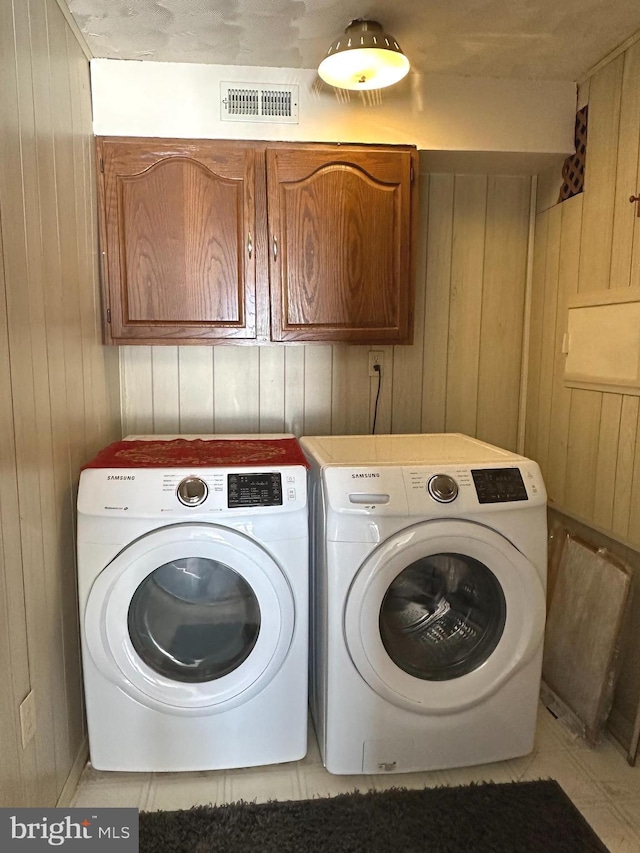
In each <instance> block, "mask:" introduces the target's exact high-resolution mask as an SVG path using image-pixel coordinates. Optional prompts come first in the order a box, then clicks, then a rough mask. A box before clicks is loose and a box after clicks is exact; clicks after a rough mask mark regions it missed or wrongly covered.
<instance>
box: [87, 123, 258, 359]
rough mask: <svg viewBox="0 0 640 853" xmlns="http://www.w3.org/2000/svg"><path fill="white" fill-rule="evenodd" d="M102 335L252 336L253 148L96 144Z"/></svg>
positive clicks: (169, 338) (159, 338)
mask: <svg viewBox="0 0 640 853" xmlns="http://www.w3.org/2000/svg"><path fill="white" fill-rule="evenodd" d="M98 155H99V157H100V176H101V186H102V193H101V196H102V199H101V200H102V211H101V212H102V220H103V221H102V240H103V253H104V263H103V274H104V278H105V280H106V283H107V287H106V293H105V297H106V299H105V301H106V306H107V311H108V313H107V317H106V318H105V319H106V332H107V334H106V337H107V340H110V342H112V343H136V342H138V341H139V342H144V343H171V344H175V343H178V342H181V341H187V342H189V341H207V340H210V341H213V340H217V339H222V340H225V339H232V340H233V339H240V340H242V339H245V340H247V339H248V340H253V339H255V338H256V335H257V331H258V330H257V328H256V287H257V280H256V279H257V277H256V266H255V252H254V251H253V246H252V241H253V240H254V239H255V238H254V235H255V219H256V215H255V203H254V186H255V161H256V152H255V150H254V149H253V147H250V146H243V145H242V144H241V143H240V144H239V143H216V144H215V146H213V145H212V144H211V143H210V142H207V141H205V140H202V141H198V142H193V141H188V140H186V141H181V140H157V139H123V138H108V139H101V140H99V142H98Z"/></svg>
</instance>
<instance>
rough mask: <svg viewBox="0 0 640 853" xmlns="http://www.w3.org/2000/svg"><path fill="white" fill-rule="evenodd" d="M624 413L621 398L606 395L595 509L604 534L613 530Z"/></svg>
mask: <svg viewBox="0 0 640 853" xmlns="http://www.w3.org/2000/svg"><path fill="white" fill-rule="evenodd" d="M621 413H622V396H621V395H620V394H603V395H602V409H601V412H600V431H599V434H598V448H597V455H596V458H597V463H596V480H595V490H594V505H593V521H594V524H597V525H598V527H601V528H602V529H603V530H610V529H611V527H612V523H613V504H614V499H615V491H616V469H617V461H618V448H619V444H620V417H621Z"/></svg>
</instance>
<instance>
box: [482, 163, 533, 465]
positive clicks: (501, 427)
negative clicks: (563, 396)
mask: <svg viewBox="0 0 640 853" xmlns="http://www.w3.org/2000/svg"><path fill="white" fill-rule="evenodd" d="M530 194H531V181H530V179H529V178H520V177H518V178H516V177H495V176H492V177H491V178H489V183H488V197H487V233H486V240H485V256H484V277H483V285H482V326H481V329H480V355H479V368H478V369H479V375H478V418H477V430H476V435H477V437H478V438H481V439H482V440H483V441H488V442H489V443H491V444H496V445H498V447H504V448H507V449H508V450H512V451H515V450H516V444H517V438H518V414H519V409H520V382H521V371H522V363H521V354H522V340H523V323H524V302H525V284H526V275H527V270H526V261H527V256H526V253H525V252H524V251H523V247H526V245H527V239H528V230H529V229H528V217H529V199H530ZM505 353H508V354H509V357H508V358H505V356H504V354H505ZM518 356H520V358H519V357H518Z"/></svg>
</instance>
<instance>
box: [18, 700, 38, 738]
mask: <svg viewBox="0 0 640 853" xmlns="http://www.w3.org/2000/svg"><path fill="white" fill-rule="evenodd" d="M20 729H21V731H22V748H23V749H26V748H27V746H28V745H29V743H30V741H31V740H32V738H33V736H34V735H35V733H36V700H35V697H34V695H33V690H30V691H29V693H28V694H27V696H26V697H25V698H24V699H23V700H22V704H21V705H20Z"/></svg>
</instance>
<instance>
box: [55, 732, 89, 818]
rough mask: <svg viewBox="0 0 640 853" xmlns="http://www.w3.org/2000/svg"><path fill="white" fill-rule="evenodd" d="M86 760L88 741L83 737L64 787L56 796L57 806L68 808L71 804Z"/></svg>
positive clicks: (87, 756)
mask: <svg viewBox="0 0 640 853" xmlns="http://www.w3.org/2000/svg"><path fill="white" fill-rule="evenodd" d="M88 760H89V742H88V740H87V739H86V738H84V740H83V741H82V743H81V744H80V749H79V750H78V754H77V755H76V758H75V761H74V762H73V765H72V767H71V770H70V772H69V775H68V776H67V781H66V782H65V783H64V787H63V789H62V791H61V792H60V796H59V797H58V802H57V803H56V807H57V808H69V807H70V806H71V803H72V801H73V796H74V794H75V792H76V788H77V787H78V782H79V781H80V777H81V776H82V771H83V770H84V768H85V766H86V763H87V761H88Z"/></svg>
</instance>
